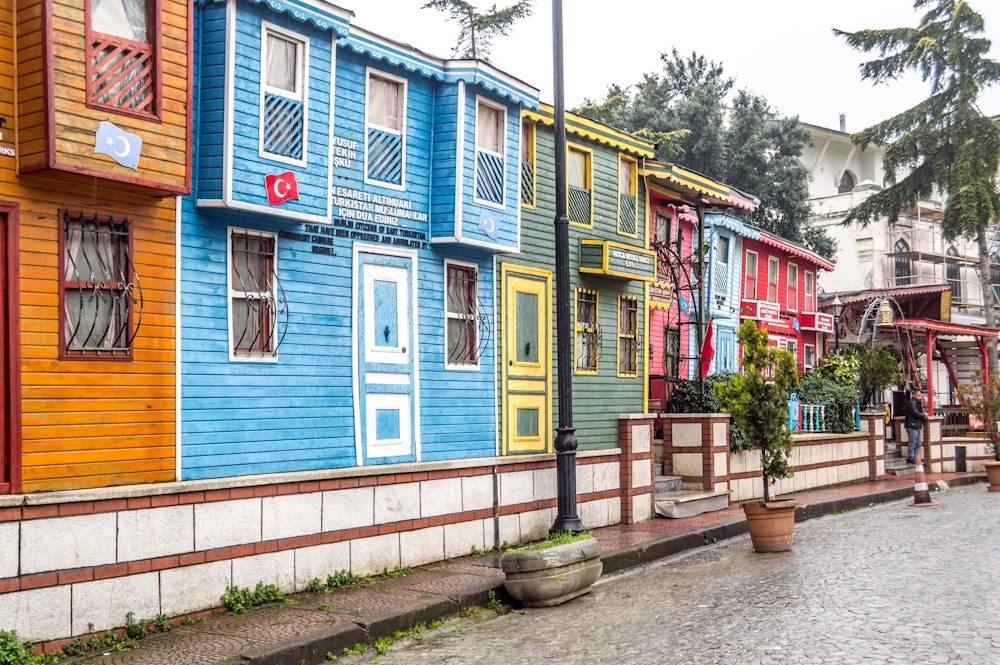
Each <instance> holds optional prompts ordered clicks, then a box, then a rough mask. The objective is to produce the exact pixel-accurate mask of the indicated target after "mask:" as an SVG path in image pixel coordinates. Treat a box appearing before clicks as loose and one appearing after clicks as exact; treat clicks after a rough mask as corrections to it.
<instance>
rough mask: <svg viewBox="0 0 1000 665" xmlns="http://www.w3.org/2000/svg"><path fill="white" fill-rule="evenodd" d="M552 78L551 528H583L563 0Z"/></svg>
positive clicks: (555, 7) (555, 24)
mask: <svg viewBox="0 0 1000 665" xmlns="http://www.w3.org/2000/svg"><path fill="white" fill-rule="evenodd" d="M552 74H553V76H552V78H553V93H554V97H555V150H556V156H555V169H556V216H555V233H556V341H557V343H558V352H557V356H556V364H557V368H556V375H557V376H558V380H559V427H558V428H557V429H556V439H555V442H554V443H553V446H554V448H555V451H556V497H557V502H558V504H557V508H556V520H555V522H553V523H552V526H551V527H550V528H549V533H559V532H561V531H572V532H573V533H579V532H581V531H583V530H584V529H583V522H581V521H580V518H579V516H578V515H577V514H576V449H577V446H578V443H577V440H576V429H575V428H574V427H573V353H572V352H573V343H572V329H571V323H572V322H571V321H570V299H569V298H570V289H569V216H568V215H567V214H566V189H567V188H566V106H565V100H564V99H563V31H562V0H552Z"/></svg>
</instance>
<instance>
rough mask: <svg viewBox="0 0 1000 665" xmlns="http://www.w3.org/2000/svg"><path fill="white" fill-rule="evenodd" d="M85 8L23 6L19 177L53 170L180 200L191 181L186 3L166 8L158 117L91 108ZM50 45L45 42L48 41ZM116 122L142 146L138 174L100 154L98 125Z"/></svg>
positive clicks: (176, 1)
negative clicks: (176, 196) (116, 182)
mask: <svg viewBox="0 0 1000 665" xmlns="http://www.w3.org/2000/svg"><path fill="white" fill-rule="evenodd" d="M83 2H84V0H43V2H39V3H37V4H36V3H22V7H23V9H21V10H20V11H19V13H18V32H17V34H18V44H17V50H18V75H17V95H18V101H19V117H18V145H17V150H18V153H19V155H18V156H19V162H20V172H21V173H22V174H24V173H31V172H34V171H37V170H39V169H55V170H60V171H67V172H73V173H81V174H87V175H92V176H102V177H105V178H107V179H111V180H119V181H122V182H128V183H132V184H134V185H137V186H140V187H143V188H149V189H152V190H154V191H158V192H161V193H182V192H186V191H187V190H188V189H189V186H190V180H189V164H190V162H189V150H188V142H189V131H190V126H189V107H190V90H189V71H190V65H189V61H190V55H189V42H190V38H189V24H190V22H191V17H190V15H189V14H188V11H189V6H188V3H187V2H184V1H181V0H161V1H160V12H159V14H158V18H159V25H158V26H151V29H153V30H156V29H157V28H158V32H157V39H158V40H159V45H160V66H159V74H160V75H159V81H158V84H157V86H156V92H155V94H157V95H158V96H159V99H160V117H159V118H158V119H156V118H143V117H137V116H135V115H127V114H124V113H122V114H115V113H113V112H109V111H108V110H107V109H104V108H100V109H99V108H91V107H88V106H87V103H88V99H89V93H88V86H89V83H88V81H87V76H86V62H87V58H88V48H87V44H86V38H85V35H86V24H85V18H84V16H85V14H84V4H83ZM46 33H48V35H49V37H48V39H46V37H45V35H46ZM104 120H111V121H112V122H114V123H115V124H116V125H117V126H118V127H119V128H120V129H122V130H124V131H127V132H130V133H133V134H136V135H138V136H139V137H141V138H142V140H143V145H142V153H141V158H140V161H139V165H138V170H135V169H131V168H127V167H124V166H121V165H119V164H117V163H116V162H115V161H114V160H112V159H111V158H110V157H108V156H107V155H103V154H95V152H94V144H95V140H96V137H95V134H96V131H97V127H98V124H99V123H100V122H101V121H104Z"/></svg>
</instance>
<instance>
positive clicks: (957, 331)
mask: <svg viewBox="0 0 1000 665" xmlns="http://www.w3.org/2000/svg"><path fill="white" fill-rule="evenodd" d="M892 325H894V326H895V327H897V328H909V329H911V330H934V331H936V332H943V333H950V334H952V335H972V336H974V337H1000V330H994V329H992V328H984V327H982V326H969V325H963V324H961V323H948V322H945V321H935V320H933V319H896V320H895V321H893V323H892Z"/></svg>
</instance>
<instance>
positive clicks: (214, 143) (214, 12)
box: [192, 3, 226, 200]
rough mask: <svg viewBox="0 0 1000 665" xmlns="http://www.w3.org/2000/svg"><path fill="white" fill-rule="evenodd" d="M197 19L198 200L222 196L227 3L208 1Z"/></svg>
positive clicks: (196, 165) (194, 80)
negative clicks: (199, 18)
mask: <svg viewBox="0 0 1000 665" xmlns="http://www.w3.org/2000/svg"><path fill="white" fill-rule="evenodd" d="M197 11H198V13H199V15H200V17H201V20H198V21H196V22H195V33H194V43H195V48H194V57H195V59H194V67H195V72H196V75H195V76H193V77H192V79H193V84H194V85H193V90H194V95H195V99H196V100H197V104H196V105H195V109H196V113H197V114H198V116H197V117H198V121H197V122H195V123H194V131H195V139H194V141H195V145H196V146H197V147H198V149H197V151H196V161H195V164H194V168H195V182H194V188H195V190H196V196H197V197H198V198H199V199H214V200H221V199H222V176H223V164H224V160H225V149H224V137H225V133H226V5H225V4H218V3H206V4H205V6H204V7H199V8H198V10H197Z"/></svg>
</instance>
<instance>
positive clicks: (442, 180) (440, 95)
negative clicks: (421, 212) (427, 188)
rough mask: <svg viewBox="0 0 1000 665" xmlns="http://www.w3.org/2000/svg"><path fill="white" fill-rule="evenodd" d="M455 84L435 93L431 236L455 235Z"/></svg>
mask: <svg viewBox="0 0 1000 665" xmlns="http://www.w3.org/2000/svg"><path fill="white" fill-rule="evenodd" d="M458 90H459V87H458V86H457V85H449V86H438V88H437V90H436V91H435V92H434V125H433V131H434V143H433V146H432V148H431V149H432V151H433V153H432V157H431V165H432V172H433V173H434V178H433V180H432V181H431V236H432V237H434V238H450V237H453V236H454V235H455V214H456V209H457V206H456V201H455V169H456V168H457V166H458V153H457V151H458V133H457V127H458V123H457V118H458V117H459V115H458V97H459V95H458Z"/></svg>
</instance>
